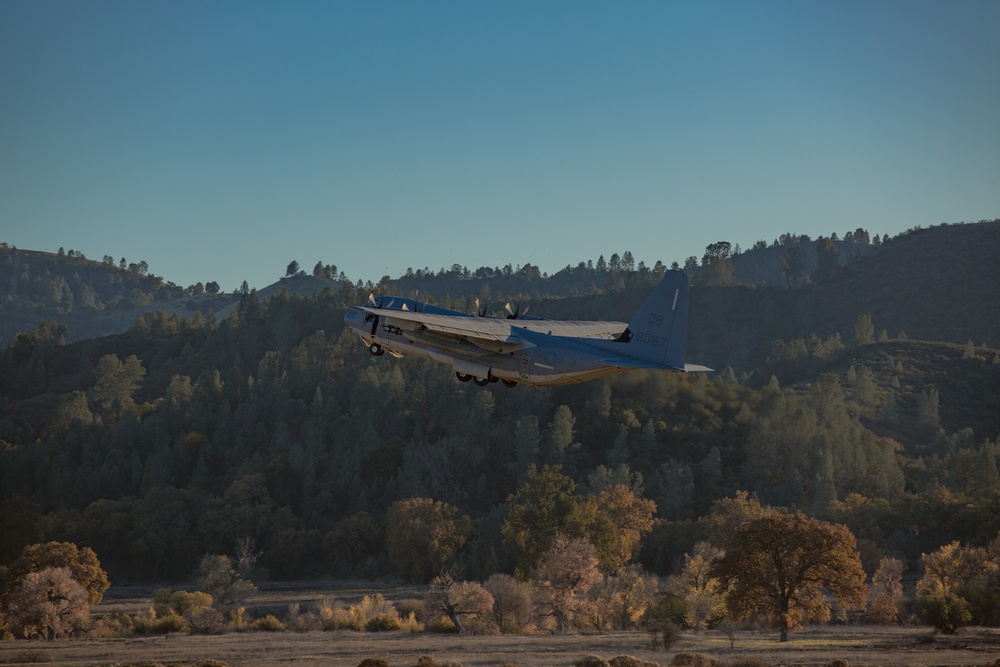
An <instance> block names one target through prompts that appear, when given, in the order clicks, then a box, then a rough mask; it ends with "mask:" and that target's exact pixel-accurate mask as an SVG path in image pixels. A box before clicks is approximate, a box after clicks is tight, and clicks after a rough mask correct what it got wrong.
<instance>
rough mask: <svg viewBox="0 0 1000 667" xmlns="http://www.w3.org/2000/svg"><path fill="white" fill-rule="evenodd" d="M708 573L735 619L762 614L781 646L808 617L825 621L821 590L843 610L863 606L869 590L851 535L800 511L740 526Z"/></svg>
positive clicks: (826, 610) (826, 606) (826, 612)
mask: <svg viewBox="0 0 1000 667" xmlns="http://www.w3.org/2000/svg"><path fill="white" fill-rule="evenodd" d="M710 574H711V576H713V577H717V578H718V579H719V581H720V582H721V584H722V587H723V588H724V589H725V591H726V593H727V605H728V607H729V611H730V613H731V614H732V615H733V616H734V617H735V618H738V619H742V618H746V617H747V616H749V615H750V614H753V613H756V612H763V613H764V614H766V616H767V619H768V622H769V624H770V626H771V627H772V628H776V629H778V630H780V631H781V641H783V642H784V641H788V631H789V630H794V629H795V628H798V627H800V626H801V625H802V623H803V621H805V620H806V619H810V618H813V619H818V620H829V618H830V606H829V603H828V602H827V598H826V595H825V592H827V591H828V592H829V593H830V594H832V595H833V597H835V598H836V599H837V600H838V601H839V602H840V603H841V604H844V606H847V607H852V606H858V607H861V606H863V605H864V601H865V596H866V594H867V592H868V589H867V587H866V586H865V573H864V570H863V569H862V568H861V558H860V556H859V555H858V550H857V543H856V540H855V538H854V535H853V534H852V533H851V531H850V530H848V529H847V527H846V526H843V525H840V524H833V523H828V522H826V521H820V520H818V519H812V518H809V517H807V516H805V515H804V514H802V513H801V512H796V513H795V514H776V513H775V514H769V515H767V516H763V517H761V518H758V519H753V520H751V521H747V522H745V523H743V524H741V525H739V526H738V527H737V528H736V533H735V535H734V536H733V539H732V541H731V542H730V544H729V545H728V546H727V550H726V553H725V555H724V556H722V557H721V558H719V559H718V560H716V561H715V563H714V565H713V566H712V569H711V572H710Z"/></svg>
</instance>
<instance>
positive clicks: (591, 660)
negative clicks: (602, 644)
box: [573, 655, 610, 667]
mask: <svg viewBox="0 0 1000 667" xmlns="http://www.w3.org/2000/svg"><path fill="white" fill-rule="evenodd" d="M573 667H610V665H609V663H608V661H607V660H605V659H604V658H602V657H601V656H599V655H585V656H583V657H582V658H580V659H579V660H577V661H576V662H574V663H573Z"/></svg>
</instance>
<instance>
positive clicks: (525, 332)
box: [344, 297, 626, 386]
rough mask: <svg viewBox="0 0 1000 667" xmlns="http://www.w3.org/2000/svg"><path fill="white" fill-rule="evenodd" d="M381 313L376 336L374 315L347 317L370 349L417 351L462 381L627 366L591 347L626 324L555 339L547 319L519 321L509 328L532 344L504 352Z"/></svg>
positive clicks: (583, 376) (563, 377) (572, 375)
mask: <svg viewBox="0 0 1000 667" xmlns="http://www.w3.org/2000/svg"><path fill="white" fill-rule="evenodd" d="M400 301H401V299H399V298H398V297H397V298H396V302H397V303H399V302H400ZM409 303H412V301H409ZM411 307H412V306H411ZM435 310H436V311H437V312H438V313H441V314H449V315H453V316H458V317H474V316H472V315H468V314H467V313H462V312H459V311H446V309H443V308H442V309H435ZM383 312H384V315H382V316H381V317H379V322H378V324H377V326H375V327H374V332H375V333H374V335H372V324H373V319H374V318H373V316H371V315H370V314H366V313H362V312H358V311H350V312H348V313H347V315H346V316H345V317H344V320H345V322H346V323H347V325H348V326H349V327H351V328H352V329H354V330H355V331H356V332H357V333H358V334H359V335H360V336H361V338H362V339H364V341H365V343H366V344H367V345H368V346H369V349H371V347H372V345H376V346H378V347H377V348H376V350H375V353H376V354H378V353H379V350H380V349H381V350H385V351H388V352H390V353H392V354H398V355H413V356H415V357H421V358H424V359H430V360H431V361H436V362H439V363H443V364H447V365H449V366H451V368H452V370H454V371H455V373H456V374H457V375H458V377H459V378H460V379H462V380H467V379H479V380H483V379H496V380H505V381H506V382H505V384H510V383H519V384H527V385H534V386H545V385H560V384H569V383H573V382H584V381H586V380H592V379H595V378H599V377H603V376H605V375H611V374H613V373H617V372H620V371H622V370H625V369H620V368H615V367H611V366H607V365H604V364H601V363H600V360H601V359H603V358H606V357H607V356H608V353H607V351H604V350H600V349H597V348H593V347H591V346H590V345H588V343H592V342H596V341H597V340H605V341H609V342H610V341H613V340H614V339H615V338H616V337H617V336H619V335H621V333H622V332H623V331H624V330H625V327H626V325H625V323H624V322H606V323H603V324H608V325H611V327H610V328H611V329H612V330H615V329H616V331H614V332H613V333H611V332H609V333H608V334H606V335H604V336H602V339H595V338H568V337H565V336H558V337H555V340H553V336H551V335H549V334H548V332H547V330H544V329H543V330H539V328H538V327H539V326H544V325H543V323H544V322H546V320H526V321H524V322H522V323H523V324H526V325H529V326H531V329H526V328H522V327H520V326H517V321H516V320H515V321H513V324H512V327H511V328H512V331H513V332H514V333H515V335H517V336H518V337H519V338H521V339H522V340H525V341H528V342H529V343H530V344H531V345H532V347H528V348H526V349H520V350H511V351H505V350H504V344H503V343H502V342H497V343H495V345H496V349H495V350H492V351H491V350H488V349H484V347H486V346H488V345H489V343H484V342H481V343H479V344H473V343H471V342H469V341H468V340H464V339H456V338H452V337H447V336H442V335H440V334H437V333H436V332H433V331H426V330H424V331H420V330H412V329H407V328H404V327H405V324H404V326H400V324H401V323H400V322H396V321H394V320H393V318H392V312H391V311H383ZM366 319H367V321H366ZM529 322H530V324H529ZM559 324H560V325H563V324H566V323H565V322H560V323H559ZM588 324H590V323H588ZM532 325H533V326H532ZM480 384H484V383H483V382H480Z"/></svg>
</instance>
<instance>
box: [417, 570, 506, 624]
mask: <svg viewBox="0 0 1000 667" xmlns="http://www.w3.org/2000/svg"><path fill="white" fill-rule="evenodd" d="M437 614H444V615H445V616H447V617H448V619H449V620H450V621H451V622H452V623H454V624H455V628H456V629H457V630H458V632H459V634H464V633H465V631H466V626H465V624H464V623H463V622H462V621H463V620H465V622H466V623H469V622H470V621H477V620H478V621H482V620H485V621H487V625H492V619H493V596H492V595H490V594H489V592H488V591H487V590H486V589H485V588H483V587H482V586H481V585H479V584H478V583H476V582H474V581H455V578H454V577H453V576H452V575H450V574H448V573H445V574H441V575H438V576H436V577H434V580H433V581H432V582H431V587H430V588H429V589H428V591H427V593H426V594H425V595H424V615H425V616H427V617H428V618H430V616H431V615H437ZM471 626H472V627H473V632H477V631H482V630H483V629H484V626H483V624H482V623H478V624H471ZM494 632H496V630H494Z"/></svg>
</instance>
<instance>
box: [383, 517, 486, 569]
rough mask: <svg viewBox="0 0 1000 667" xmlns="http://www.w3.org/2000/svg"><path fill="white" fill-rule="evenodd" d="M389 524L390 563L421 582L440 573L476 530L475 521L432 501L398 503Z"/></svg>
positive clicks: (386, 518)
mask: <svg viewBox="0 0 1000 667" xmlns="http://www.w3.org/2000/svg"><path fill="white" fill-rule="evenodd" d="M385 523H386V530H385V542H386V548H387V550H388V552H389V560H391V561H392V562H393V563H394V564H395V565H396V566H397V567H399V568H400V569H401V570H402V571H403V572H404V573H406V574H408V575H410V576H411V577H413V578H415V579H418V580H420V581H428V580H430V579H431V577H433V576H434V575H435V574H438V573H439V572H440V571H441V568H442V567H443V566H444V565H445V563H447V562H448V561H449V560H451V558H452V557H453V556H454V555H455V554H456V553H457V552H458V550H459V549H460V548H462V545H464V544H465V540H466V539H467V538H468V536H469V532H470V531H471V529H472V519H470V518H469V517H468V516H466V515H464V514H459V512H458V509H457V508H456V507H454V506H452V505H449V504H448V503H443V502H441V501H440V500H433V499H431V498H407V499H405V500H397V501H396V502H394V503H393V504H392V505H390V506H389V510H388V512H386V516H385Z"/></svg>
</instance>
